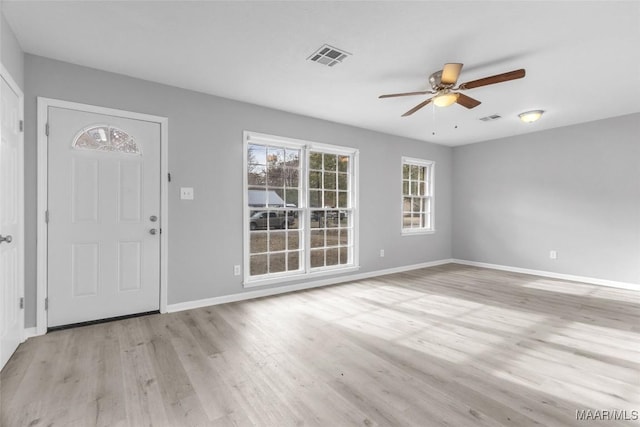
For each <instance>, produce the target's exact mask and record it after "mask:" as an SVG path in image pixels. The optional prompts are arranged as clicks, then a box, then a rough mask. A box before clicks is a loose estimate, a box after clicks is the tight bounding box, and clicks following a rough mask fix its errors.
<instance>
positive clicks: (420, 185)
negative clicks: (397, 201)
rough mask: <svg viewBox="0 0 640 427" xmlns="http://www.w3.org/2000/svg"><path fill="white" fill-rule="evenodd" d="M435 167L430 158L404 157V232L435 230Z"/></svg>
mask: <svg viewBox="0 0 640 427" xmlns="http://www.w3.org/2000/svg"><path fill="white" fill-rule="evenodd" d="M433 167H434V163H433V162H432V161H429V160H420V159H412V158H408V157H403V158H402V232H403V233H406V234H410V233H425V232H433V231H434V224H433V222H434V221H433Z"/></svg>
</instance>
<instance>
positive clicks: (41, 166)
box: [36, 97, 169, 335]
mask: <svg viewBox="0 0 640 427" xmlns="http://www.w3.org/2000/svg"><path fill="white" fill-rule="evenodd" d="M49 107H59V108H66V109H69V110H78V111H86V112H90V113H96V114H105V115H110V116H118V117H124V118H128V119H134V120H144V121H148V122H153V123H158V124H160V228H161V230H162V232H161V233H160V312H161V313H166V312H167V288H168V282H167V277H168V276H167V273H168V253H167V249H168V242H169V240H168V235H169V226H168V218H169V206H168V194H169V191H168V190H169V188H168V187H169V186H168V173H169V159H168V154H169V149H168V143H169V138H168V127H169V119H168V118H166V117H160V116H153V115H149V114H142V113H134V112H131V111H124V110H117V109H113V108H106V107H99V106H95V105H87V104H80V103H77V102H69V101H62V100H59V99H51V98H43V97H38V120H37V129H38V136H37V150H38V213H37V217H38V236H37V242H38V252H37V274H38V279H37V281H38V289H37V320H36V334H37V335H43V334H45V333H46V332H47V311H46V309H45V299H46V298H47V287H48V284H47V256H48V254H47V251H48V249H47V248H48V244H47V222H46V218H45V212H46V211H47V209H48V203H47V198H48V197H47V196H48V190H47V189H48V178H47V177H48V174H47V168H48V152H47V134H46V124H47V114H48V113H47V112H48V109H49Z"/></svg>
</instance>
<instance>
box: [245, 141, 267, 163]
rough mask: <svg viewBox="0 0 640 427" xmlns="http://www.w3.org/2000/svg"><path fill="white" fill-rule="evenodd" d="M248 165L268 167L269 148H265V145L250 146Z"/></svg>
mask: <svg viewBox="0 0 640 427" xmlns="http://www.w3.org/2000/svg"><path fill="white" fill-rule="evenodd" d="M247 163H255V164H259V165H266V164H267V147H265V146H264V145H253V144H249V146H248V148H247Z"/></svg>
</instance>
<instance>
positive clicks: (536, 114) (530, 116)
mask: <svg viewBox="0 0 640 427" xmlns="http://www.w3.org/2000/svg"><path fill="white" fill-rule="evenodd" d="M542 114H544V110H531V111H525V112H524V113H520V114H518V117H520V120H521V121H523V122H524V123H533V122H535V121H537V120H538V119H540V117H542Z"/></svg>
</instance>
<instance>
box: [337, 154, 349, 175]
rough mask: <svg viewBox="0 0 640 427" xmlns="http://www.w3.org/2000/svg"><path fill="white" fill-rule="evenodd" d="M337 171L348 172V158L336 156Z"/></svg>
mask: <svg viewBox="0 0 640 427" xmlns="http://www.w3.org/2000/svg"><path fill="white" fill-rule="evenodd" d="M338 170H339V171H340V172H347V171H348V170H349V156H338Z"/></svg>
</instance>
